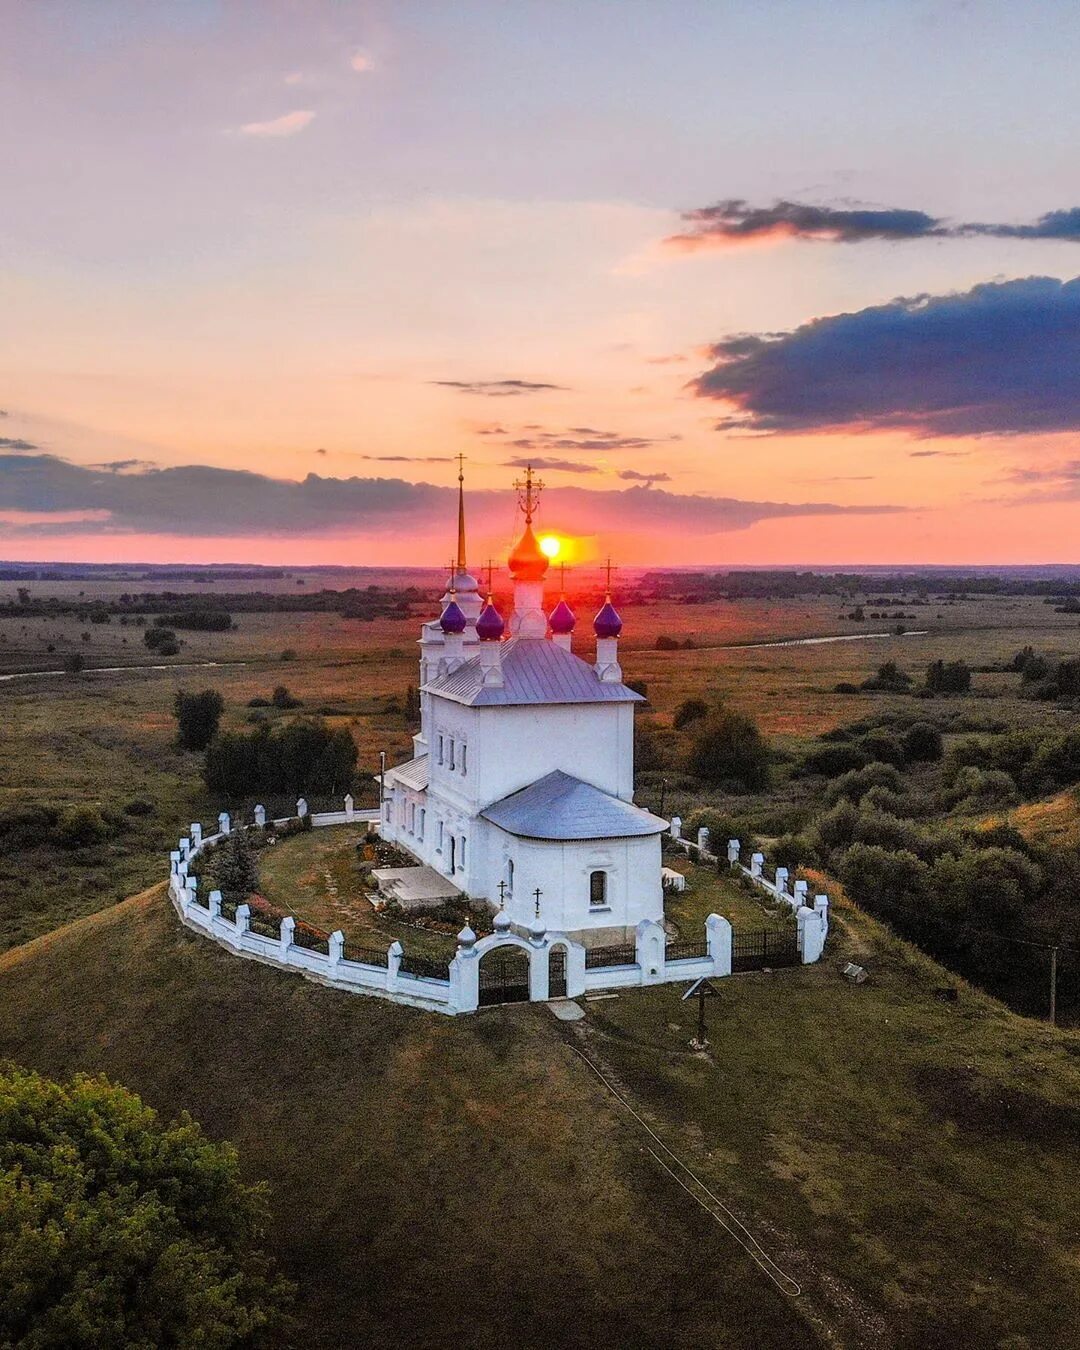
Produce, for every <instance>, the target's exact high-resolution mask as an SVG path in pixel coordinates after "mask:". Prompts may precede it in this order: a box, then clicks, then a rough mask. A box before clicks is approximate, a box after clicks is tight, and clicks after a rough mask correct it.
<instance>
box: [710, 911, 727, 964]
mask: <svg viewBox="0 0 1080 1350" xmlns="http://www.w3.org/2000/svg"><path fill="white" fill-rule="evenodd" d="M705 940H706V942H707V943H708V944H709V956H710V957H711V958H712V963H713V974H714V975H730V974H731V923H730V922H729V920H727V919H725V918H724V916H723V915H722V914H710V915H709V917H708V918H707V919H706V920H705Z"/></svg>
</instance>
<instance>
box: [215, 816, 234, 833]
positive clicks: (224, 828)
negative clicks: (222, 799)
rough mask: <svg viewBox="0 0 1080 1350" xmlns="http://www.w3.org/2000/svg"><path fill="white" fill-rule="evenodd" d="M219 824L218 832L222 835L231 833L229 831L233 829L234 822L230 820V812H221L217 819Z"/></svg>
mask: <svg viewBox="0 0 1080 1350" xmlns="http://www.w3.org/2000/svg"><path fill="white" fill-rule="evenodd" d="M217 824H218V832H219V833H220V834H228V833H229V831H230V830H231V829H232V821H231V820H230V819H229V813H228V811H222V812H221V814H220V815H219V816H218V818H217Z"/></svg>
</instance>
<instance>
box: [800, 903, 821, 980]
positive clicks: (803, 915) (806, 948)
mask: <svg viewBox="0 0 1080 1350" xmlns="http://www.w3.org/2000/svg"><path fill="white" fill-rule="evenodd" d="M795 917H796V921H797V922H798V925H799V953H800V955H801V956H802V962H803V965H804V966H809V965H813V963H814V962H815V961H818V960H820V958H821V953H822V950H823V949H824V947H825V931H824V929H825V925H824V924H823V923H822V922H821V916H820V915H819V914H815V912H814V911H813V910H812V909H807V907H806V906H805V905H804V906H803V907H802V909H800V910H799V912H798V914H797V915H796V916H795Z"/></svg>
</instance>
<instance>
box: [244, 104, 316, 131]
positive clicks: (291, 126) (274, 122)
mask: <svg viewBox="0 0 1080 1350" xmlns="http://www.w3.org/2000/svg"><path fill="white" fill-rule="evenodd" d="M314 120H315V114H314V113H313V112H312V111H311V110H310V109H309V108H298V109H297V110H296V111H295V112H290V113H285V114H284V115H283V116H282V117H274V118H272V119H271V120H270V121H269V122H245V124H244V125H243V126H242V127H240V135H241V136H257V137H258V136H264V137H274V136H295V135H297V133H298V132H301V131H303V130H304V128H305V127H308V126H310V125H311V123H312V122H313V121H314Z"/></svg>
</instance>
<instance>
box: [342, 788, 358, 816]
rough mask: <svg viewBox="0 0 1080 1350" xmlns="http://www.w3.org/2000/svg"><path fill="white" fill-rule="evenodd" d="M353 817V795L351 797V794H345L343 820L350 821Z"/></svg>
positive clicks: (354, 812) (354, 809)
mask: <svg viewBox="0 0 1080 1350" xmlns="http://www.w3.org/2000/svg"><path fill="white" fill-rule="evenodd" d="M355 815H356V803H355V802H354V801H353V795H352V793H351V792H346V794H345V819H346V820H352V818H353V817H354V816H355Z"/></svg>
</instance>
